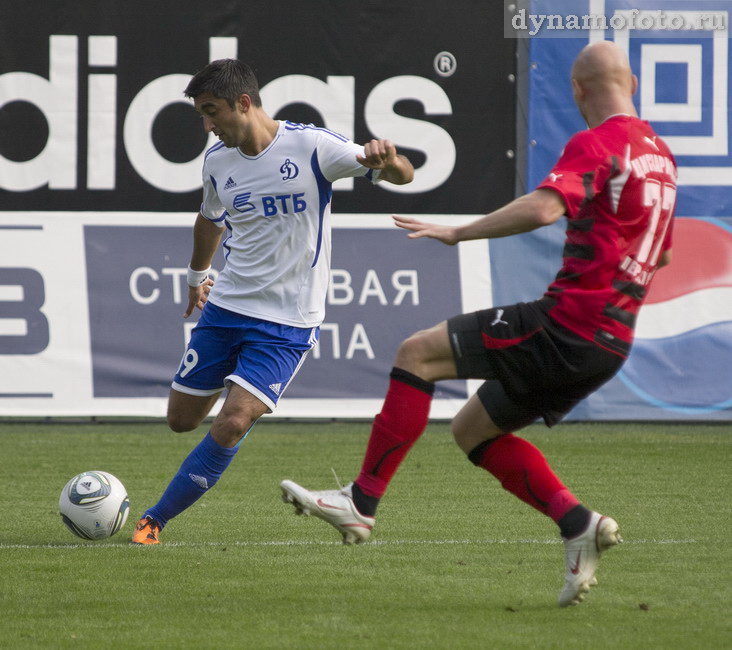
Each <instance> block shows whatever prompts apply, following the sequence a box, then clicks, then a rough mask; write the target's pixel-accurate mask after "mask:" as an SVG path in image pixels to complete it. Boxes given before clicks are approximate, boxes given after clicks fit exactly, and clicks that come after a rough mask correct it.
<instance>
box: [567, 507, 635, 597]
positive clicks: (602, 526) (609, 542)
mask: <svg viewBox="0 0 732 650" xmlns="http://www.w3.org/2000/svg"><path fill="white" fill-rule="evenodd" d="M622 541H623V539H622V537H620V533H619V532H618V524H617V522H616V521H615V520H614V519H611V518H610V517H604V516H603V515H601V514H599V513H597V512H593V513H592V515H591V517H590V523H589V525H588V526H587V528H586V529H585V531H584V532H583V533H581V534H580V535H577V537H573V538H572V539H564V554H565V566H566V572H565V577H564V588H563V589H562V591H561V593H560V594H559V606H560V607H568V606H570V605H579V604H580V603H581V602H582V600H583V599H584V597H585V594H586V593H587V592H588V591H589V590H590V587H592V586H594V585H596V584H597V578H595V571H596V570H597V563H598V561H599V559H600V555H601V554H602V552H603V551H606V550H607V549H609V548H610V547H611V546H615V545H616V544H620V543H621V542H622Z"/></svg>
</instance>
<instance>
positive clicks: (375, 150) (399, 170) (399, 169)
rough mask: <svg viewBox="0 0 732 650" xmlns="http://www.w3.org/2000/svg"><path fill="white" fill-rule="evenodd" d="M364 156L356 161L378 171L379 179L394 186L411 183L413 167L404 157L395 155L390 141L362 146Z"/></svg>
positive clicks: (357, 157) (395, 151)
mask: <svg viewBox="0 0 732 650" xmlns="http://www.w3.org/2000/svg"><path fill="white" fill-rule="evenodd" d="M363 151H364V155H363V156H356V160H357V161H358V162H359V163H360V164H361V165H363V166H364V167H368V168H369V169H380V170H381V178H382V179H383V180H385V181H388V182H389V183H394V184H395V185H405V184H406V183H411V182H412V179H413V178H414V167H412V163H410V162H409V160H408V159H407V157H406V156H402V155H401V154H398V153H397V150H396V147H395V146H394V143H393V142H391V141H390V140H371V142H367V143H366V144H365V145H364V146H363Z"/></svg>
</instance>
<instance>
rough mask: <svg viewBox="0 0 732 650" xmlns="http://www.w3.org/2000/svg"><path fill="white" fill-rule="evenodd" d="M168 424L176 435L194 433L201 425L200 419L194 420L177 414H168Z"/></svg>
mask: <svg viewBox="0 0 732 650" xmlns="http://www.w3.org/2000/svg"><path fill="white" fill-rule="evenodd" d="M167 422H168V427H169V428H170V430H171V431H174V432H175V433H186V432H187V431H193V429H195V428H196V427H197V426H198V425H199V424H201V420H200V419H196V420H193V419H190V418H185V417H181V416H180V415H179V414H177V413H176V414H171V413H168V417H167Z"/></svg>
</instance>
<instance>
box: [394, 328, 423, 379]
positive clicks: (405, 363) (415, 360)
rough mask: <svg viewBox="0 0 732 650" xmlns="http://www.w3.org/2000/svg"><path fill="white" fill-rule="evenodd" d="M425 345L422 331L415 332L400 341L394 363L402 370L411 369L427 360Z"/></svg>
mask: <svg viewBox="0 0 732 650" xmlns="http://www.w3.org/2000/svg"><path fill="white" fill-rule="evenodd" d="M427 351H428V348H427V345H426V341H425V336H424V332H423V331H420V332H416V333H415V334H412V335H411V336H410V337H409V338H407V339H405V340H404V341H402V343H401V344H400V345H399V348H398V350H397V354H396V365H397V367H399V368H403V369H404V370H410V371H413V370H414V369H416V368H417V367H418V366H419V365H420V364H422V363H424V362H426V361H427Z"/></svg>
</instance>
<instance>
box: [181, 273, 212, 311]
mask: <svg viewBox="0 0 732 650" xmlns="http://www.w3.org/2000/svg"><path fill="white" fill-rule="evenodd" d="M213 284H214V282H213V280H212V279H211V278H209V279H208V280H206V282H204V283H203V284H202V285H200V286H198V287H188V307H187V308H186V311H185V313H184V314H183V318H188V317H189V316H190V315H191V314H192V313H193V310H194V309H195V308H196V307H198V308H199V309H203V306H204V305H205V304H206V303H207V302H208V294H209V293H211V287H212V286H213Z"/></svg>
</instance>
